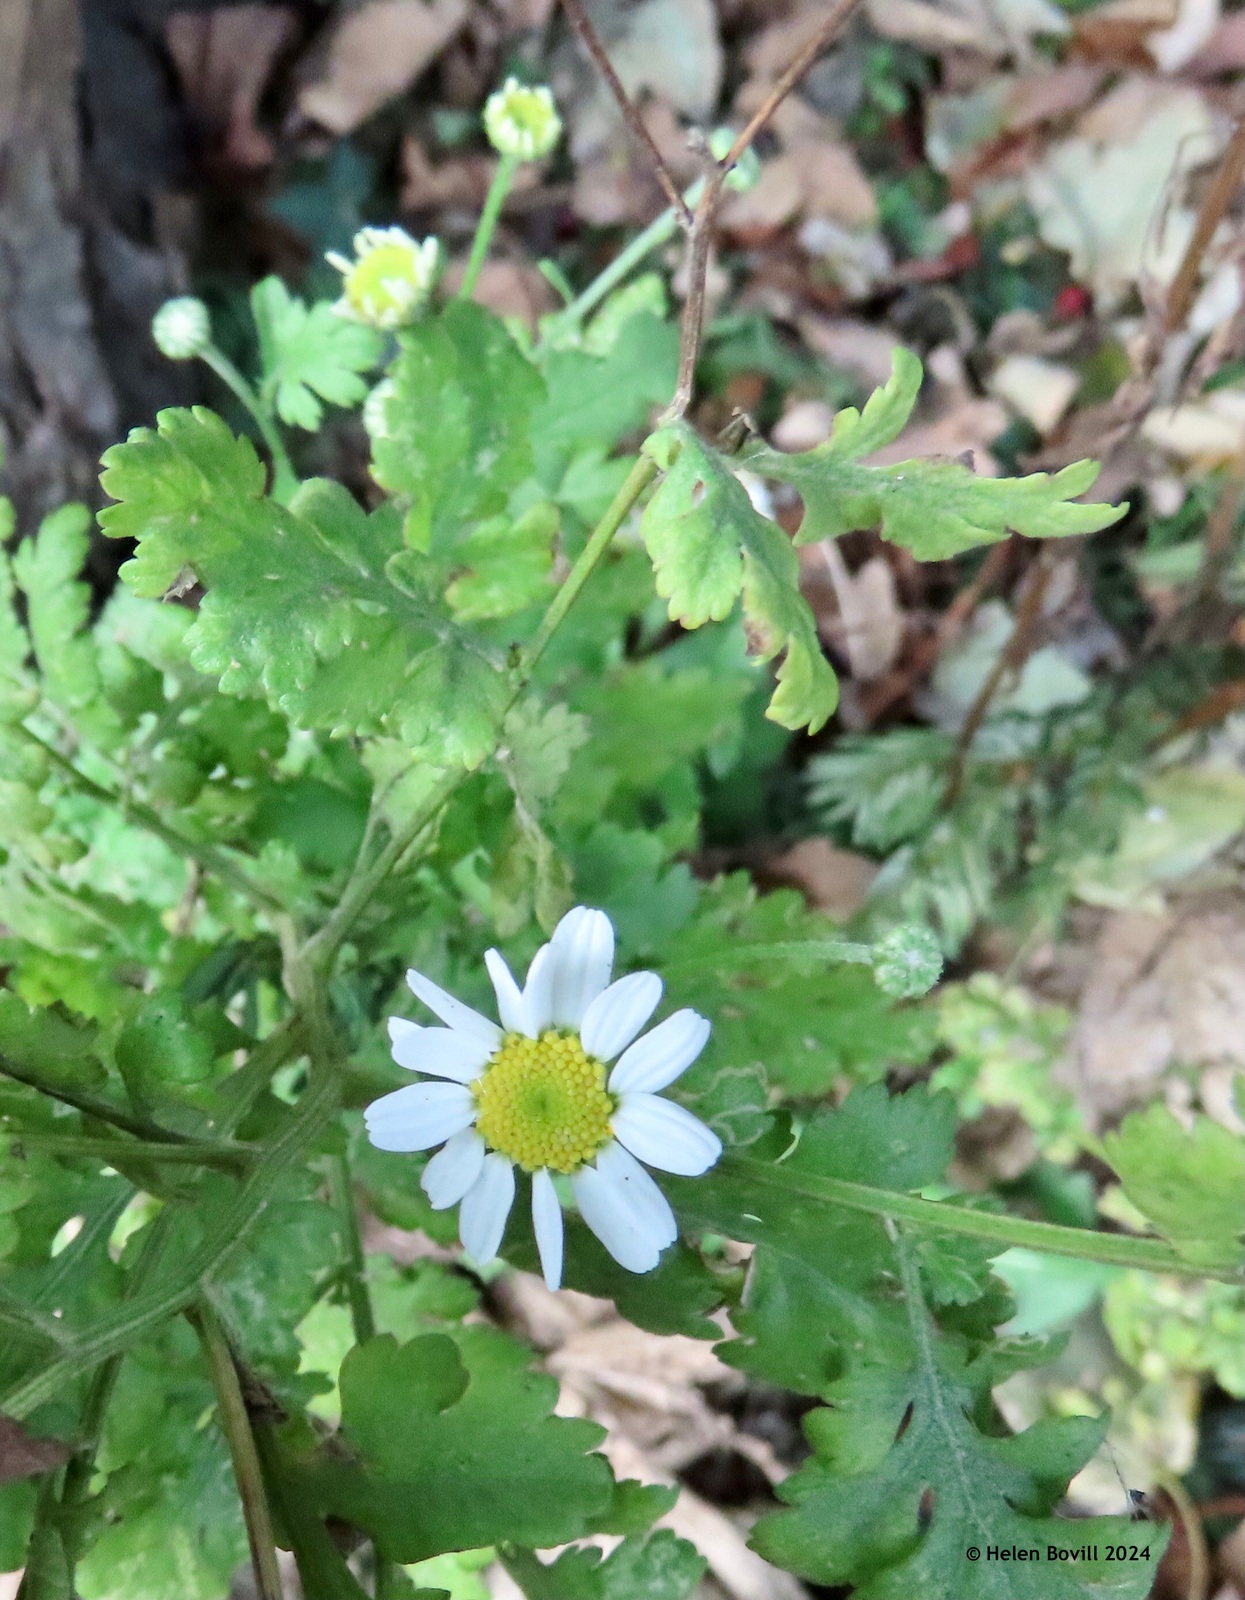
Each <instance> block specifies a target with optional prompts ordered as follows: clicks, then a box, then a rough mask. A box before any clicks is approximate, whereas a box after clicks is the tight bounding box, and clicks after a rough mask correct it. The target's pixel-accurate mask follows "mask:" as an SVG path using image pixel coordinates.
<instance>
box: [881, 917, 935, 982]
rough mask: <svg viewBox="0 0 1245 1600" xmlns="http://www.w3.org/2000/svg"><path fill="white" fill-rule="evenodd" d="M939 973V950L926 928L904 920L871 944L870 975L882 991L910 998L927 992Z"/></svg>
mask: <svg viewBox="0 0 1245 1600" xmlns="http://www.w3.org/2000/svg"><path fill="white" fill-rule="evenodd" d="M941 974H942V951H941V950H940V949H939V946H938V940H937V939H936V938H935V937H934V935H933V934H932V933H931V932H930V930H929V929H928V928H922V927H919V926H918V925H917V924H916V923H906V924H904V926H902V927H899V928H892V929H891V931H890V932H889V933H888V934H886V935H885V936H884V937H883V938H881V939H879V940H878V942H877V943H876V944H875V945H874V947H873V976H874V979H875V980H876V982H877V986H878V988H879V989H881V990H882V992H883V994H889V995H891V996H893V997H894V999H896V1000H914V999H916V997H917V996H918V995H922V994H928V993H929V991H930V990H931V989H932V988H933V987H934V985H935V984H936V983H937V982H938V979H939V977H940V976H941Z"/></svg>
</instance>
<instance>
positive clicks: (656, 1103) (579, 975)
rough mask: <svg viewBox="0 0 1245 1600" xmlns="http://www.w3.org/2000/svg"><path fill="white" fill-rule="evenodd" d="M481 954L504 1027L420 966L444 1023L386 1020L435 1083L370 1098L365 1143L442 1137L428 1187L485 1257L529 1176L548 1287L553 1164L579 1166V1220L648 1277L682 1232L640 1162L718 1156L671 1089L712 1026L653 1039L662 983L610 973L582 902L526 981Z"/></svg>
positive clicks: (684, 1168)
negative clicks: (518, 1186) (651, 1023)
mask: <svg viewBox="0 0 1245 1600" xmlns="http://www.w3.org/2000/svg"><path fill="white" fill-rule="evenodd" d="M484 960H485V965H486V966H487V967H488V972H489V977H490V978H491V979H492V981H493V988H494V991H495V992H496V995H497V1012H498V1015H499V1016H500V1018H501V1027H498V1026H497V1024H496V1023H495V1022H491V1021H490V1020H489V1019H488V1018H487V1017H483V1016H481V1015H480V1013H479V1012H478V1011H473V1010H472V1009H471V1008H470V1007H469V1006H465V1005H464V1004H463V1003H462V1001H461V1000H456V999H455V998H454V997H453V995H450V994H447V993H446V992H445V990H444V989H441V988H438V986H437V985H436V984H435V983H433V982H432V981H431V980H430V979H428V978H425V977H424V976H423V974H422V973H419V972H413V971H412V972H408V973H407V975H406V981H407V982H408V983H409V984H410V986H411V989H412V991H413V992H414V993H415V994H416V995H417V996H418V998H419V999H420V1000H422V1001H423V1002H424V1004H425V1005H426V1006H427V1007H428V1009H429V1010H430V1011H432V1012H434V1013H435V1014H436V1015H437V1016H438V1017H439V1018H440V1019H441V1021H442V1022H443V1023H445V1027H443V1028H426V1027H421V1026H420V1025H419V1024H417V1023H414V1022H408V1021H407V1020H406V1019H405V1018H403V1017H390V1019H389V1037H390V1040H391V1041H392V1045H393V1058H394V1060H395V1061H396V1062H397V1063H398V1065H399V1066H402V1067H406V1068H408V1069H409V1070H411V1071H412V1072H420V1073H424V1074H425V1075H426V1077H427V1078H428V1079H431V1080H432V1081H423V1080H421V1081H420V1082H419V1083H414V1084H410V1085H408V1087H406V1088H405V1089H397V1090H395V1091H394V1093H392V1094H387V1095H384V1096H382V1097H381V1099H379V1100H376V1101H373V1103H372V1104H371V1105H370V1106H369V1107H368V1108H367V1111H366V1113H365V1120H366V1123H367V1131H368V1137H369V1138H370V1139H371V1141H372V1143H373V1144H374V1145H375V1146H376V1147H377V1149H379V1150H431V1149H432V1148H433V1146H434V1145H440V1146H441V1149H440V1150H439V1151H438V1152H437V1154H436V1155H435V1156H433V1158H432V1160H431V1161H429V1163H428V1165H427V1167H426V1169H425V1171H424V1175H423V1178H422V1180H421V1181H422V1183H423V1187H424V1190H425V1192H426V1193H427V1195H428V1198H429V1200H430V1201H431V1202H432V1205H433V1207H434V1208H435V1209H436V1210H438V1211H442V1210H445V1209H446V1208H447V1207H449V1206H453V1205H460V1203H461V1208H460V1210H459V1214H458V1227H459V1236H460V1237H461V1239H462V1242H463V1246H464V1248H465V1249H466V1250H467V1252H468V1253H469V1254H470V1255H472V1256H473V1257H474V1258H475V1259H476V1260H477V1261H491V1260H492V1259H493V1257H494V1256H495V1255H496V1254H497V1252H498V1250H499V1248H500V1247H501V1241H502V1235H503V1233H504V1232H505V1228H506V1221H507V1219H508V1218H509V1216H510V1209H511V1207H512V1205H513V1204H514V1195H515V1177H514V1169H515V1166H516V1165H517V1166H519V1167H522V1169H523V1170H524V1171H525V1172H528V1173H530V1174H531V1180H532V1225H533V1228H534V1230H535V1234H536V1244H537V1248H538V1249H539V1251H540V1263H541V1267H542V1268H543V1270H544V1275H545V1282H546V1283H547V1284H548V1285H549V1287H550V1288H551V1289H556V1288H557V1287H558V1286H559V1284H560V1283H561V1281H562V1236H563V1235H562V1205H561V1202H560V1200H559V1199H558V1193H557V1189H556V1187H555V1184H554V1174H555V1173H558V1174H564V1175H567V1176H569V1178H570V1184H571V1190H572V1193H573V1194H574V1196H575V1202H576V1204H577V1205H578V1207H579V1211H580V1215H581V1216H582V1217H583V1219H584V1221H585V1222H586V1223H587V1224H588V1226H589V1227H590V1228H591V1229H592V1231H593V1233H595V1234H596V1236H597V1238H598V1239H599V1240H600V1241H601V1243H602V1244H603V1245H604V1246H605V1248H606V1249H607V1250H608V1251H609V1253H610V1255H612V1256H613V1258H614V1260H615V1261H617V1262H618V1263H619V1265H620V1266H623V1267H626V1268H627V1270H628V1271H629V1272H651V1271H652V1269H653V1268H654V1267H655V1266H656V1265H657V1262H658V1260H659V1258H660V1256H661V1252H662V1251H663V1250H664V1249H665V1248H666V1246H667V1245H669V1244H673V1243H674V1241H675V1239H676V1238H677V1237H678V1231H679V1230H678V1224H677V1223H676V1222H675V1220H674V1213H673V1211H671V1209H670V1204H669V1201H667V1199H666V1197H665V1195H664V1194H662V1192H661V1190H660V1189H659V1188H658V1187H657V1185H656V1183H654V1181H653V1179H652V1178H651V1177H650V1176H649V1174H648V1173H647V1172H646V1171H645V1169H644V1167H642V1166H641V1165H640V1162H641V1161H643V1162H647V1164H648V1165H649V1166H650V1167H656V1168H657V1169H658V1170H659V1171H661V1172H672V1173H677V1174H679V1175H680V1176H683V1177H690V1178H694V1177H698V1176H699V1175H700V1174H701V1173H702V1172H707V1171H708V1170H709V1168H710V1167H711V1166H712V1165H713V1164H714V1162H715V1161H716V1160H717V1159H718V1157H719V1156H720V1155H721V1153H722V1142H721V1140H720V1139H719V1138H718V1136H717V1134H716V1133H714V1132H713V1131H712V1129H710V1128H707V1127H706V1126H705V1124H704V1123H703V1122H701V1121H700V1120H699V1118H697V1117H694V1116H693V1115H692V1114H691V1112H690V1111H685V1110H684V1108H683V1107H682V1106H680V1105H676V1104H675V1103H674V1102H673V1101H671V1100H664V1099H662V1098H661V1095H660V1092H659V1091H660V1090H662V1089H667V1088H669V1086H670V1085H671V1084H672V1083H673V1082H674V1081H675V1079H676V1078H678V1077H679V1076H680V1075H681V1074H682V1073H684V1072H685V1071H686V1070H687V1068H688V1067H690V1066H691V1064H692V1062H693V1061H695V1060H696V1058H697V1056H699V1055H700V1053H701V1051H702V1050H703V1049H704V1047H705V1044H706V1042H707V1041H708V1038H709V1024H708V1022H707V1021H706V1020H705V1018H704V1017H701V1016H698V1015H697V1013H696V1012H695V1011H676V1012H675V1013H674V1015H673V1016H671V1017H667V1018H666V1020H665V1021H664V1022H661V1023H659V1024H658V1025H657V1027H655V1028H653V1029H651V1030H650V1032H648V1033H645V1034H643V1035H642V1036H641V1030H642V1029H643V1028H644V1026H645V1024H646V1023H647V1022H648V1020H649V1018H650V1017H651V1016H652V1015H653V1012H654V1011H656V1009H657V1006H658V1003H659V1001H660V1000H661V996H662V987H663V986H662V981H661V979H660V978H659V977H658V976H657V974H656V973H654V972H632V973H629V974H628V975H627V976H626V977H624V978H619V979H618V980H617V981H616V982H614V983H611V982H610V973H611V970H612V968H613V965H614V930H613V928H612V926H611V925H610V920H609V918H608V917H607V916H606V915H605V913H604V912H603V911H590V910H589V909H588V908H587V907H586V906H576V907H575V909H574V910H573V911H568V912H567V914H566V916H564V917H563V918H562V920H561V922H559V923H558V925H557V927H556V928H555V929H554V932H553V937H552V938H551V939H550V941H549V943H548V944H546V945H542V946H541V948H540V949H539V950H538V951H537V952H536V955H535V956H534V958H533V960H532V964H531V966H530V967H529V968H528V970H527V982H526V983H525V984H524V985H523V988H522V989H520V988H519V986H518V984H517V983H516V982H515V980H514V978H513V977H512V975H511V973H510V969H509V967H507V965H506V963H505V962H504V961H503V960H502V958H501V956H500V955H499V954H498V952H497V951H496V950H490V951H489V952H488V953H487V955H486V956H485V958H484ZM609 1062H613V1063H614V1065H613V1067H612V1068H610V1069H609V1071H608V1075H607V1063H609Z"/></svg>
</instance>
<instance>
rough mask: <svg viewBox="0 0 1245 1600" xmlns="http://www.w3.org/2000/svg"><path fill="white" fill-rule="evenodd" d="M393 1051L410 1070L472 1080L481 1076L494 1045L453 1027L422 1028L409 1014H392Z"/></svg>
mask: <svg viewBox="0 0 1245 1600" xmlns="http://www.w3.org/2000/svg"><path fill="white" fill-rule="evenodd" d="M389 1040H390V1044H391V1045H392V1051H391V1054H392V1055H393V1059H394V1060H395V1061H396V1062H397V1063H398V1065H399V1066H400V1067H405V1068H406V1069H407V1070H408V1071H409V1072H426V1073H428V1074H429V1075H430V1076H431V1077H433V1078H452V1079H453V1081H454V1082H455V1083H470V1082H471V1081H472V1079H473V1078H478V1077H479V1076H480V1072H481V1069H482V1068H483V1066H484V1063H485V1062H486V1061H487V1060H488V1058H489V1057H490V1056H491V1055H492V1053H493V1052H492V1049H491V1048H490V1046H488V1045H486V1044H485V1043H484V1041H483V1040H482V1039H473V1038H472V1037H471V1035H470V1034H468V1033H458V1032H457V1031H456V1030H455V1029H453V1028H421V1027H420V1025H419V1023H418V1022H408V1021H407V1020H406V1018H405V1017H390V1018H389Z"/></svg>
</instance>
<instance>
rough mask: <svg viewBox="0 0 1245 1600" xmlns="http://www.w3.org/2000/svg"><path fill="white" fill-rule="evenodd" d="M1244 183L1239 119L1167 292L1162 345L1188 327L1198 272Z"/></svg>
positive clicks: (1244, 141)
mask: <svg viewBox="0 0 1245 1600" xmlns="http://www.w3.org/2000/svg"><path fill="white" fill-rule="evenodd" d="M1242 180H1245V117H1238V118H1237V122H1236V126H1235V127H1234V128H1233V130H1232V137H1231V139H1229V140H1228V144H1227V147H1226V148H1225V150H1224V152H1223V156H1222V157H1221V159H1220V162H1219V166H1218V168H1217V169H1216V172H1215V176H1214V177H1213V178H1212V179H1211V181H1210V183H1209V185H1208V186H1207V189H1206V193H1205V194H1204V195H1203V197H1202V204H1201V206H1200V207H1199V209H1198V214H1197V220H1196V222H1195V223H1194V225H1193V232H1192V234H1191V235H1190V237H1189V243H1188V245H1187V246H1186V247H1185V253H1184V256H1183V257H1182V259H1181V262H1180V266H1179V267H1178V268H1177V270H1176V276H1175V277H1174V278H1173V279H1172V285H1171V288H1170V289H1169V290H1168V292H1167V304H1166V306H1165V307H1164V310H1163V321H1162V324H1161V327H1160V328H1159V330H1158V339H1159V341H1160V344H1161V341H1163V340H1165V339H1166V338H1168V337H1170V335H1171V334H1173V333H1176V332H1177V331H1178V330H1179V329H1181V328H1183V327H1184V325H1185V319H1186V318H1187V317H1188V315H1189V310H1190V307H1191V306H1192V304H1193V296H1194V293H1195V292H1196V290H1197V278H1198V270H1199V268H1200V267H1201V265H1202V257H1203V256H1204V255H1205V254H1206V251H1207V249H1208V248H1209V247H1210V243H1211V240H1212V239H1213V238H1214V237H1215V231H1216V229H1217V228H1218V227H1219V224H1220V223H1221V222H1222V221H1223V219H1224V217H1225V215H1226V214H1227V210H1228V207H1229V206H1230V205H1231V204H1232V201H1233V200H1234V199H1235V197H1236V194H1237V191H1238V190H1239V189H1240V187H1241V183H1242Z"/></svg>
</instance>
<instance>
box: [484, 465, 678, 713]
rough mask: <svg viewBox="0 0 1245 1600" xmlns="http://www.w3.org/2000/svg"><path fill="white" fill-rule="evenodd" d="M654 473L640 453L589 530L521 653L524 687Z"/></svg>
mask: <svg viewBox="0 0 1245 1600" xmlns="http://www.w3.org/2000/svg"><path fill="white" fill-rule="evenodd" d="M656 476H657V463H656V462H655V461H654V460H653V459H652V457H651V456H640V457H639V458H638V459H637V460H636V463H635V465H634V466H633V467H632V469H631V471H630V472H629V473H628V474H627V476H626V478H625V479H624V480H623V484H622V487H621V488H620V489H619V491H618V493H617V494H616V495H615V496H614V498H613V500H612V501H611V502H610V505H609V509H608V510H607V511H606V513H605V515H604V516H603V517H602V518H601V520H600V522H598V523H597V525H596V527H595V528H594V529H593V530H592V533H591V535H590V536H589V539H588V543H587V544H586V545H585V546H584V548H583V549H582V550H581V551H580V553H579V556H578V558H577V560H576V562H575V565H574V566H573V567H572V568H571V570H570V572H568V573H567V575H566V581H565V582H564V583H563V584H562V587H561V588H560V589H559V590H558V592H557V594H556V595H554V597H553V600H552V602H551V603H550V606H549V609H548V611H546V612H545V615H544V618H543V619H542V621H541V624H540V627H539V628H537V630H536V635H535V637H534V638H533V640H532V642H531V644H529V645H528V647H527V649H526V650H525V651H524V653H523V665H522V667H521V669H520V681H521V683H522V686H523V687H524V688H526V686H527V685H528V684H529V683H530V682H531V678H532V673H533V671H534V670H535V667H536V664H537V662H538V661H539V660H540V658H541V656H543V655H544V653H545V650H546V648H547V647H548V644H549V641H550V639H552V638H553V635H554V634H555V633H556V632H557V630H558V628H559V627H560V626H561V623H562V621H563V619H564V618H565V616H566V614H567V612H568V611H569V610H570V609H571V607H572V606H573V605H574V604H575V601H576V600H577V599H578V597H579V592H580V590H581V589H582V588H583V586H584V584H586V583H587V581H588V579H589V578H590V577H591V576H592V574H593V572H595V570H596V568H597V564H598V563H599V562H600V560H601V557H602V556H603V555H604V554H605V552H606V550H607V549H608V547H609V543H610V540H611V539H612V538H613V537H614V535H615V534H616V533H617V532H618V530H619V528H621V527H622V525H623V522H624V520H625V519H626V516H627V513H628V512H629V511H630V510H631V508H632V506H634V505H635V503H636V501H637V500H638V499H639V498H640V496H641V495H642V494H643V493H644V491H645V489H647V488H648V486H649V484H650V483H652V481H653V479H654V478H655V477H656ZM516 698H517V696H516ZM512 703H513V702H512Z"/></svg>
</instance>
